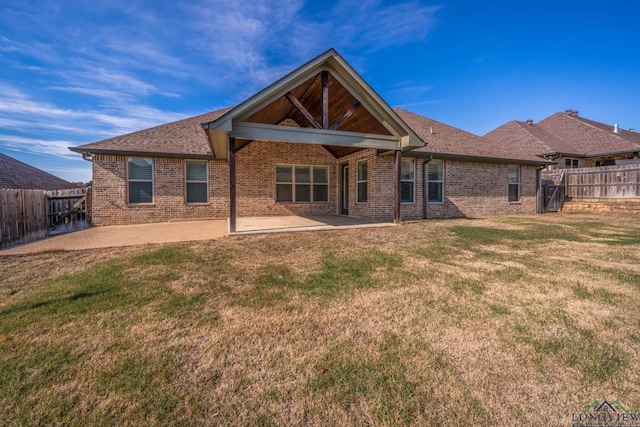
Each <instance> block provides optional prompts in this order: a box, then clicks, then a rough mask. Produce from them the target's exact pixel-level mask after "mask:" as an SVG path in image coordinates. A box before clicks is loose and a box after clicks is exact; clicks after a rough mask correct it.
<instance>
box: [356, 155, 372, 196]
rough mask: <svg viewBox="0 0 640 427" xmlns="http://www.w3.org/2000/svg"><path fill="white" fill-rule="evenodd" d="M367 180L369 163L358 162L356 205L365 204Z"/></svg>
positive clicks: (367, 187)
mask: <svg viewBox="0 0 640 427" xmlns="http://www.w3.org/2000/svg"><path fill="white" fill-rule="evenodd" d="M368 179H369V163H368V162H367V161H366V160H360V161H359V162H358V185H357V195H358V196H357V199H356V200H357V201H358V203H367V200H368V191H369V185H368Z"/></svg>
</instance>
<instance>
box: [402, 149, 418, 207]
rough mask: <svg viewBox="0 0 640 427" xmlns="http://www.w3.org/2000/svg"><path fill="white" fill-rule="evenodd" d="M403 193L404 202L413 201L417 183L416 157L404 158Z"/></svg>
mask: <svg viewBox="0 0 640 427" xmlns="http://www.w3.org/2000/svg"><path fill="white" fill-rule="evenodd" d="M401 173H402V175H401V177H400V181H401V184H400V185H401V193H402V197H401V200H402V203H413V200H414V194H415V186H416V185H415V184H416V159H414V158H411V157H407V158H404V157H403V158H402V171H401Z"/></svg>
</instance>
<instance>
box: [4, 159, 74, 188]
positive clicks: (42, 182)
mask: <svg viewBox="0 0 640 427" xmlns="http://www.w3.org/2000/svg"><path fill="white" fill-rule="evenodd" d="M0 188H7V189H14V190H65V189H68V188H75V185H74V184H72V183H70V182H68V181H65V180H64V179H61V178H58V177H57V176H54V175H51V174H50V173H47V172H45V171H43V170H40V169H38V168H34V167H33V166H30V165H28V164H26V163H22V162H21V161H20V160H16V159H14V158H13V157H9V156H7V155H4V154H2V153H0Z"/></svg>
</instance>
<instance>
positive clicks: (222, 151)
mask: <svg viewBox="0 0 640 427" xmlns="http://www.w3.org/2000/svg"><path fill="white" fill-rule="evenodd" d="M202 127H203V129H204V130H205V132H206V134H207V138H208V141H209V145H210V147H211V153H212V155H213V157H214V158H215V159H218V160H225V161H227V162H228V165H229V190H228V194H229V232H230V233H232V234H233V233H246V232H248V230H247V229H244V230H243V225H242V224H243V223H244V224H251V223H254V222H255V220H248V219H247V220H242V217H241V215H239V210H240V209H239V206H241V205H242V202H241V200H240V199H241V198H242V197H245V198H248V196H242V195H241V194H240V193H241V192H242V191H243V189H242V188H241V187H242V183H241V179H239V175H240V174H241V173H247V171H246V168H245V170H244V171H243V170H242V168H239V167H238V165H239V161H238V154H239V152H240V151H241V150H247V148H246V147H248V146H250V145H252V144H255V143H256V141H258V142H267V143H275V144H282V143H284V144H293V145H296V146H298V147H300V146H306V147H308V149H307V150H309V152H311V151H312V150H313V148H312V147H313V146H315V147H322V149H324V150H325V152H326V153H329V156H330V157H331V159H325V160H324V161H322V162H320V163H318V160H317V158H316V159H314V160H309V159H308V157H305V156H304V155H301V156H299V157H298V158H299V159H303V160H302V162H295V163H294V162H293V161H292V157H291V156H289V155H287V154H288V153H287V152H286V149H283V148H279V149H280V150H282V151H280V152H281V153H283V154H281V156H280V157H278V158H276V159H273V158H269V160H265V159H266V158H268V156H269V155H270V154H271V153H269V151H277V150H278V149H275V148H274V149H273V150H264V151H262V152H261V155H262V158H263V160H265V161H270V162H272V163H273V165H271V169H273V170H269V172H268V173H264V171H263V175H262V176H261V178H262V182H269V183H272V187H273V188H274V189H276V194H275V196H273V197H272V196H271V195H270V193H271V191H272V190H271V188H269V189H268V190H267V191H268V193H269V195H268V197H272V198H273V200H272V201H270V202H269V205H266V206H263V210H264V211H265V212H268V210H269V209H272V212H274V213H267V215H274V214H277V215H280V216H283V213H284V211H287V212H286V213H284V216H286V215H287V214H290V215H291V214H292V215H293V217H294V218H300V216H303V217H307V220H306V221H304V222H303V223H300V224H298V225H296V226H295V227H294V228H297V227H337V226H339V225H336V224H340V223H344V222H345V221H346V219H340V220H336V219H335V218H339V217H337V216H336V217H335V218H334V217H333V216H332V215H331V214H342V215H348V216H351V217H358V218H361V217H364V218H369V219H371V218H373V217H375V215H376V214H375V213H374V210H375V208H374V205H375V203H374V202H373V199H374V198H375V196H376V195H375V194H372V195H371V200H369V199H367V198H366V197H365V200H364V201H363V203H367V202H370V203H369V204H368V205H367V206H364V205H363V206H361V209H363V210H365V211H364V212H361V213H360V215H358V214H355V215H354V213H353V212H352V211H351V210H350V209H348V205H351V203H350V202H348V200H349V192H350V190H349V185H350V181H349V178H348V176H349V175H348V174H347V170H348V168H344V167H342V169H341V170H340V171H339V172H338V171H337V169H338V167H339V163H342V164H344V163H345V161H348V160H349V156H351V155H354V154H356V153H361V152H363V151H365V150H368V151H369V152H375V153H376V155H377V156H379V155H380V154H381V153H388V154H391V155H393V163H392V164H393V168H392V170H390V171H389V178H390V180H389V181H390V182H389V183H390V184H391V186H390V187H391V188H389V189H388V190H389V191H390V193H391V197H390V198H389V199H391V200H386V201H385V203H387V207H388V208H389V212H390V213H391V215H388V216H387V217H386V218H385V221H389V220H392V221H393V222H395V223H398V222H400V204H401V173H402V171H401V157H402V152H403V151H405V150H410V149H413V148H417V147H422V146H424V142H423V141H422V140H421V139H420V138H419V137H418V136H417V135H415V133H414V132H413V131H412V130H411V129H410V128H409V127H408V126H407V125H406V123H404V122H403V121H402V120H401V119H400V118H399V117H398V116H397V114H396V113H395V112H394V111H393V110H392V109H391V108H390V107H389V106H388V105H387V104H386V103H385V102H384V100H383V99H382V98H380V96H379V95H378V94H377V93H376V92H375V91H374V90H373V89H372V88H371V87H370V86H369V85H368V84H367V83H366V82H365V81H364V80H363V79H362V78H361V77H360V76H359V75H358V74H357V73H356V72H355V70H354V69H353V68H351V66H349V65H348V64H347V63H346V62H345V61H344V60H343V59H342V58H341V57H340V56H339V55H338V54H337V52H335V51H334V50H333V49H330V50H329V51H327V52H325V53H324V54H322V55H320V56H318V57H317V58H315V59H313V60H312V61H310V62H308V63H307V64H305V65H303V66H302V67H300V68H298V69H297V70H295V71H293V72H292V73H290V74H289V75H287V76H285V77H283V78H282V79H280V80H278V81H277V82H275V83H273V84H272V85H270V86H269V87H267V88H265V89H264V90H262V91H261V92H259V93H257V94H256V95H254V96H253V97H251V98H249V99H247V100H246V101H244V102H243V103H241V104H239V105H237V106H236V107H234V108H233V109H231V110H230V111H228V112H226V113H225V114H224V115H222V116H221V117H219V118H217V119H215V120H213V121H210V122H205V123H202ZM274 147H275V145H274ZM249 150H250V148H249ZM245 152H246V151H245ZM315 152H316V153H317V151H315ZM345 159H346V160H345ZM248 163H249V165H250V167H251V168H253V169H252V170H251V171H249V172H251V173H253V174H254V175H257V173H258V172H256V171H259V170H260V164H259V163H254V162H248ZM292 163H293V164H294V165H295V169H296V171H297V169H299V168H307V169H309V171H308V172H307V175H309V174H310V172H311V166H309V165H313V167H314V169H315V168H317V169H320V170H319V171H318V172H319V175H318V176H321V177H322V178H321V181H318V182H319V183H320V185H319V186H316V187H313V186H312V185H311V184H315V183H316V182H315V178H313V179H310V178H309V177H308V176H306V177H305V178H304V179H305V180H304V181H297V178H296V179H293V178H291V176H290V175H291V173H288V174H284V173H283V174H282V175H280V173H278V174H277V175H276V176H274V175H273V171H276V170H278V171H279V170H280V169H282V168H284V167H287V168H293V167H294V166H291V164H292ZM368 167H369V166H367V172H363V175H364V174H366V178H363V180H369V179H371V180H373V179H374V177H368ZM372 169H373V170H375V168H372ZM292 170H293V169H290V171H289V172H291V171H292ZM315 172H316V171H315V170H314V173H315ZM296 173H297V172H296ZM379 174H382V172H379ZM285 175H286V176H285ZM283 177H284V178H283ZM378 179H380V178H379V177H378ZM284 181H286V182H284ZM351 181H353V182H355V179H354V178H353V176H352V177H351ZM244 182H245V187H248V186H247V184H246V183H247V182H249V179H247V178H245V179H244ZM294 183H295V184H296V185H293V184H294ZM259 184H261V183H260V182H259V183H254V184H253V186H252V187H253V188H256V187H258V186H259ZM312 187H313V188H312ZM320 187H322V188H320ZM330 187H333V189H332V188H330ZM336 187H337V188H336ZM287 189H288V190H287ZM280 190H282V191H283V193H279V191H280ZM302 190H304V194H303V195H302V197H298V196H300V194H298V195H297V196H292V193H293V192H297V191H301V192H303V191H302ZM315 190H322V193H318V194H317V195H316V194H315V193H314V195H313V196H312V195H311V193H313V192H314V191H315ZM334 190H335V193H334ZM244 191H245V194H250V193H251V194H253V195H254V196H255V195H257V193H256V192H252V188H245V189H244ZM351 192H352V193H353V191H351ZM332 194H335V195H333V196H332ZM258 196H260V195H258ZM262 196H264V193H262ZM273 202H275V205H277V207H274V206H273V204H274V203H273ZM389 202H391V203H389ZM309 203H310V204H309ZM314 203H315V205H313V204H314ZM244 204H245V205H246V204H247V202H245V203H244ZM254 209H255V207H254ZM276 210H279V212H280V213H275V211H276ZM251 213H253V214H257V215H260V214H261V213H260V211H259V209H256V210H254V211H252V212H251ZM244 215H246V216H250V215H247V214H246V213H245V214H244ZM320 215H322V216H326V217H327V218H334V219H331V220H328V221H324V220H317V219H309V218H312V217H313V216H315V217H318V216H320ZM263 222H265V223H266V224H269V223H270V220H267V219H265V220H263ZM295 222H296V223H298V222H300V220H299V219H296V220H295ZM357 222H358V220H357V219H353V220H352V222H351V225H355V224H356V223H357ZM367 223H368V224H370V223H371V222H370V221H368V222H367ZM245 228H246V227H245ZM259 228H260V229H273V228H274V227H271V225H267V226H266V227H263V226H260V227H259ZM275 228H277V227H275Z"/></svg>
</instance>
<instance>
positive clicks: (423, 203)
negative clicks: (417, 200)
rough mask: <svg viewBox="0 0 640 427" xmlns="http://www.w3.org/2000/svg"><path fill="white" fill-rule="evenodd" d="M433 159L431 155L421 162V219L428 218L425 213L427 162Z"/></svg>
mask: <svg viewBox="0 0 640 427" xmlns="http://www.w3.org/2000/svg"><path fill="white" fill-rule="evenodd" d="M431 160H433V156H432V155H429V158H428V159H427V160H425V161H424V162H423V163H422V219H429V215H428V214H427V163H429V162H430V161H431Z"/></svg>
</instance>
